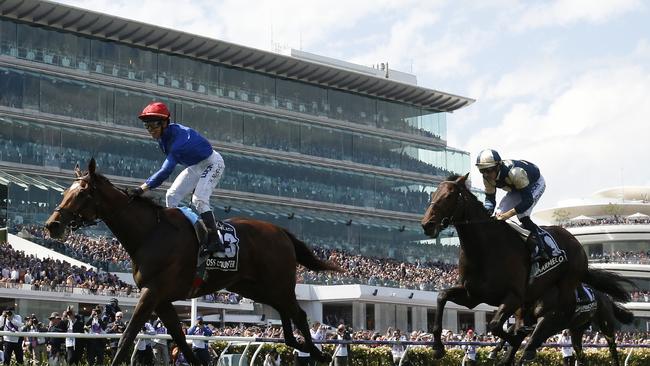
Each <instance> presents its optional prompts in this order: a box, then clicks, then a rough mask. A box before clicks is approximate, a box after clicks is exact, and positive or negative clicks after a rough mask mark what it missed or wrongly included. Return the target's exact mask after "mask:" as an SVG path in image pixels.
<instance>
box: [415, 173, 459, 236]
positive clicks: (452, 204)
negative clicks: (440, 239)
mask: <svg viewBox="0 0 650 366" xmlns="http://www.w3.org/2000/svg"><path fill="white" fill-rule="evenodd" d="M468 176H469V173H468V174H466V175H464V176H461V177H458V178H456V179H455V180H446V181H444V182H441V183H440V184H439V185H438V188H437V189H436V191H435V192H432V193H431V202H430V203H429V207H428V208H427V211H426V212H425V213H424V217H423V218H422V221H421V224H422V228H423V229H424V233H425V234H426V235H427V236H429V237H432V238H435V237H437V236H438V234H440V232H441V231H442V230H444V229H446V228H447V227H448V226H449V225H450V224H452V223H453V222H454V221H457V220H459V219H460V217H459V215H461V212H460V210H459V206H458V203H459V201H460V199H461V194H462V192H464V191H467V187H466V186H465V182H466V181H467V177H468Z"/></svg>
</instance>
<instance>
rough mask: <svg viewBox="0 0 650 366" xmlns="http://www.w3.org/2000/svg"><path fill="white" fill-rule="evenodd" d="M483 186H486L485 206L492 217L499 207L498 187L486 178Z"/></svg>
mask: <svg viewBox="0 0 650 366" xmlns="http://www.w3.org/2000/svg"><path fill="white" fill-rule="evenodd" d="M483 185H484V186H485V201H484V203H483V206H484V207H485V209H486V210H487V211H488V212H489V213H490V215H492V213H493V212H494V208H495V207H496V206H497V186H496V185H495V184H494V183H492V182H490V181H489V180H487V179H485V178H483Z"/></svg>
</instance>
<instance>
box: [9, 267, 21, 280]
mask: <svg viewBox="0 0 650 366" xmlns="http://www.w3.org/2000/svg"><path fill="white" fill-rule="evenodd" d="M19 278H20V272H18V269H16V268H15V267H14V268H12V269H11V278H10V279H9V280H10V281H11V282H12V283H18V279H19Z"/></svg>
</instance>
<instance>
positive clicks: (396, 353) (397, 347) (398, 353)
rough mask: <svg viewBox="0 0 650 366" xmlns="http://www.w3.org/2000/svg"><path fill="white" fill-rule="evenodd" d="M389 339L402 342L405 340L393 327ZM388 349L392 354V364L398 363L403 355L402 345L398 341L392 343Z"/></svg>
mask: <svg viewBox="0 0 650 366" xmlns="http://www.w3.org/2000/svg"><path fill="white" fill-rule="evenodd" d="M389 340H391V341H399V342H404V341H406V336H404V335H403V334H402V332H401V331H400V330H399V329H395V331H394V332H393V334H392V335H391V337H390V338H389ZM390 351H391V353H392V354H393V364H394V365H399V362H400V360H401V359H402V357H403V356H404V345H403V344H399V343H396V344H393V347H392V348H391V350H390Z"/></svg>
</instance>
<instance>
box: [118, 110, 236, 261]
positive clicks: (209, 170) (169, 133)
mask: <svg viewBox="0 0 650 366" xmlns="http://www.w3.org/2000/svg"><path fill="white" fill-rule="evenodd" d="M170 116H171V114H170V113H169V109H168V108H167V106H166V105H165V104H164V103H160V102H154V103H150V104H149V105H147V106H146V107H145V108H144V110H143V111H142V113H140V115H139V116H138V118H140V120H142V122H143V123H144V126H145V128H146V129H147V131H148V132H149V134H150V135H151V137H152V138H154V139H155V140H156V141H158V145H159V146H160V149H161V150H162V152H163V153H164V154H165V155H166V158H165V161H164V162H163V164H162V167H161V168H160V170H158V171H157V172H156V173H154V174H153V175H152V176H151V177H149V179H147V180H146V181H145V182H144V183H143V184H141V185H140V186H139V187H136V188H133V189H129V195H131V196H139V195H141V194H143V193H144V192H145V191H147V190H151V189H154V188H156V187H158V186H160V185H161V184H162V183H163V182H164V181H165V180H166V179H167V178H169V176H170V175H171V173H172V172H173V171H174V167H176V165H177V164H182V165H185V166H186V168H185V170H183V171H182V172H181V173H180V174H179V175H178V177H176V179H175V180H174V183H172V185H171V187H169V189H168V190H167V194H166V197H165V198H166V203H167V207H177V206H178V205H179V203H180V202H181V200H182V199H183V198H184V197H186V196H187V195H188V194H190V193H192V191H193V192H194V193H193V194H192V204H193V205H194V207H195V208H196V211H197V212H198V213H199V215H200V216H201V219H203V223H204V224H205V226H206V228H207V229H208V244H207V246H206V247H205V248H203V250H202V252H203V253H202V254H206V253H213V252H218V253H223V252H224V250H225V248H224V245H223V242H222V239H221V237H220V235H219V232H218V229H217V223H216V219H215V217H214V214H213V213H212V209H211V207H210V196H211V195H212V191H213V190H214V188H215V187H216V185H217V183H219V181H220V180H221V175H222V174H223V170H224V168H225V164H224V162H223V158H222V157H221V155H220V154H219V153H218V152H216V151H214V150H213V149H212V145H210V142H209V141H208V140H207V139H206V138H205V137H203V136H201V135H200V134H199V133H198V132H196V131H195V130H193V129H191V128H189V127H186V126H183V125H181V124H178V123H170Z"/></svg>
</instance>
